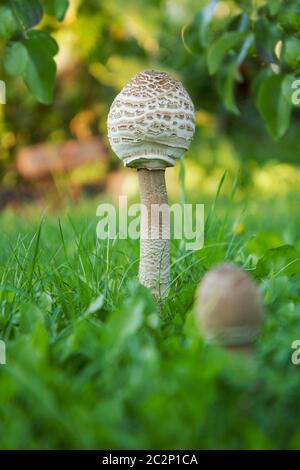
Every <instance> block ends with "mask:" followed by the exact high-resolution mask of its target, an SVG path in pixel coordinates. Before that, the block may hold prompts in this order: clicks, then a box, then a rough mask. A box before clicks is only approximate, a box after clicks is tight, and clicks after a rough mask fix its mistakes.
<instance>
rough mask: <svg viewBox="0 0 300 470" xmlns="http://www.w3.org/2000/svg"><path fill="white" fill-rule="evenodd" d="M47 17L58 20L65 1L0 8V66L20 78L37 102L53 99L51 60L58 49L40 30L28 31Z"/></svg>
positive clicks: (16, 2) (16, 1) (23, 0)
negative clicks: (2, 43) (0, 49)
mask: <svg viewBox="0 0 300 470" xmlns="http://www.w3.org/2000/svg"><path fill="white" fill-rule="evenodd" d="M43 6H44V8H45V11H46V13H47V14H49V15H52V16H55V17H56V18H57V19H58V20H62V19H63V18H64V15H65V12H66V9H67V7H68V2H67V1H63V2H61V1H60V2H47V1H45V2H44V3H43V5H42V4H41V3H40V2H39V0H7V1H6V3H5V5H4V6H1V7H0V40H1V39H2V40H6V41H7V43H6V49H5V51H4V55H3V59H2V60H3V65H4V68H5V70H6V72H7V73H8V74H9V75H11V76H14V77H18V76H19V77H21V78H23V80H24V82H25V84H26V85H27V87H28V89H29V90H30V92H31V93H32V94H33V95H34V96H35V98H36V99H37V100H38V101H40V102H41V103H45V104H49V103H51V102H52V99H53V88H54V80H55V73H56V65H55V62H54V60H53V57H54V56H55V55H56V54H57V52H58V48H57V45H56V43H55V41H54V39H53V38H52V37H51V36H50V35H49V34H48V33H47V32H44V31H40V30H35V29H32V28H34V27H35V26H37V25H39V23H40V22H41V21H42V18H43V14H44V11H43Z"/></svg>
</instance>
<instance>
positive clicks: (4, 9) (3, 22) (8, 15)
mask: <svg viewBox="0 0 300 470" xmlns="http://www.w3.org/2000/svg"><path fill="white" fill-rule="evenodd" d="M17 29H18V23H17V20H16V18H15V16H14V14H13V12H12V10H11V8H9V6H7V5H4V6H1V7H0V38H3V39H9V38H11V37H12V36H13V34H14V33H15V32H16V31H17Z"/></svg>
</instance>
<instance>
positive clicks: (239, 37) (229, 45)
mask: <svg viewBox="0 0 300 470" xmlns="http://www.w3.org/2000/svg"><path fill="white" fill-rule="evenodd" d="M245 37H246V33H245V32H240V31H229V32H227V33H225V34H223V35H222V36H221V37H220V38H219V39H217V40H216V41H215V42H214V43H213V44H212V45H211V46H210V47H209V49H208V53H207V63H208V69H209V73H210V74H211V75H213V74H215V73H216V72H217V70H218V68H219V67H220V65H221V63H222V61H223V59H224V57H225V55H226V54H227V53H228V52H229V51H230V50H231V49H234V48H235V47H236V46H238V45H239V44H241V43H242V41H243V40H244V39H245Z"/></svg>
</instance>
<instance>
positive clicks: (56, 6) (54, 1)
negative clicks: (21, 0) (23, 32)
mask: <svg viewBox="0 0 300 470" xmlns="http://www.w3.org/2000/svg"><path fill="white" fill-rule="evenodd" d="M43 4H44V8H45V11H46V13H48V15H51V16H55V18H57V19H58V20H59V21H62V20H63V19H64V17H65V14H66V11H67V9H68V7H69V0H43Z"/></svg>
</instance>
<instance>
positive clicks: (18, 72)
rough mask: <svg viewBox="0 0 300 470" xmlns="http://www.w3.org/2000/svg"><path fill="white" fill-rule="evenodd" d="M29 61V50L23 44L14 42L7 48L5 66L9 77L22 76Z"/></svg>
mask: <svg viewBox="0 0 300 470" xmlns="http://www.w3.org/2000/svg"><path fill="white" fill-rule="evenodd" d="M27 61H28V53H27V49H26V47H25V46H24V45H23V44H22V43H21V42H12V43H9V44H8V45H7V46H6V49H5V52H4V57H3V64H4V68H5V70H6V72H7V73H8V74H9V75H12V76H22V75H23V73H24V70H25V68H26V64H27Z"/></svg>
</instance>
